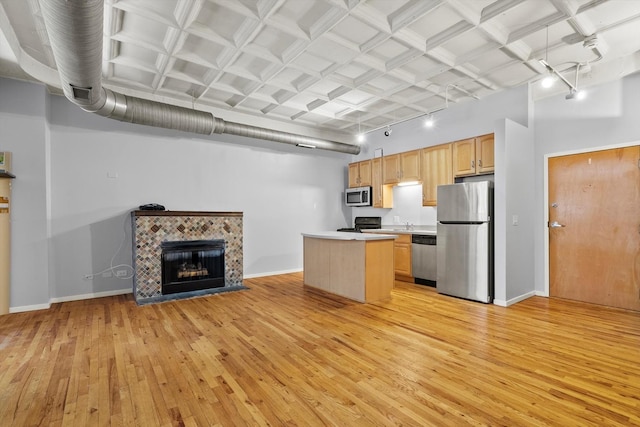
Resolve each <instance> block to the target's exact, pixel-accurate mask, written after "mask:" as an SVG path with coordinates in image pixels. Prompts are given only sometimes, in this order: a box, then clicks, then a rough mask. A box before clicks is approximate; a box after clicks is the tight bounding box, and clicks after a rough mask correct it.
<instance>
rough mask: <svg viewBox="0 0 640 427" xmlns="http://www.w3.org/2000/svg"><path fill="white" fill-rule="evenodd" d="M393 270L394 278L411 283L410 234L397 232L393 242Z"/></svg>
mask: <svg viewBox="0 0 640 427" xmlns="http://www.w3.org/2000/svg"><path fill="white" fill-rule="evenodd" d="M393 255H394V262H393V272H394V273H395V276H396V280H400V281H402V282H411V283H413V276H412V274H413V273H412V272H411V235H410V234H399V235H398V238H397V239H396V240H395V242H394V244H393Z"/></svg>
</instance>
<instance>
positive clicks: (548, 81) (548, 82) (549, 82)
mask: <svg viewBox="0 0 640 427" xmlns="http://www.w3.org/2000/svg"><path fill="white" fill-rule="evenodd" d="M555 82H556V76H555V75H554V74H553V72H552V71H549V74H548V75H547V76H546V77H545V78H543V79H542V81H541V82H540V85H541V86H542V87H543V88H545V89H549V88H550V87H552V86H553V84H554V83H555Z"/></svg>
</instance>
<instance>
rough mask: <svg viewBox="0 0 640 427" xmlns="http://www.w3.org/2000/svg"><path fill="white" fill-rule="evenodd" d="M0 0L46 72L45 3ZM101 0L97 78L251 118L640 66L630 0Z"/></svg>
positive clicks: (428, 104)
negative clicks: (548, 74)
mask: <svg viewBox="0 0 640 427" xmlns="http://www.w3.org/2000/svg"><path fill="white" fill-rule="evenodd" d="M0 1H2V0H0ZM2 4H3V13H5V14H6V17H7V19H0V30H2V31H3V33H4V34H10V35H11V37H14V36H13V35H15V38H16V39H17V40H16V42H15V43H17V44H19V47H20V48H21V49H22V50H23V51H24V52H26V53H28V54H29V55H30V56H29V58H30V60H29V61H35V62H36V64H37V65H38V66H39V67H41V68H43V70H46V71H54V72H55V61H54V60H53V56H52V51H51V48H50V39H51V37H50V36H51V35H50V34H48V33H47V30H46V28H45V27H44V24H43V20H42V16H41V15H42V14H41V12H40V3H39V2H38V1H36V0H29V1H28V2H21V1H3V2H2ZM104 4H105V27H104V35H103V37H104V52H103V58H104V61H108V62H105V64H103V73H104V79H103V84H104V85H105V86H106V87H117V88H118V90H119V91H121V92H122V93H123V94H125V95H132V96H142V97H145V94H146V96H147V97H148V98H150V99H155V97H156V96H159V97H161V99H162V101H163V102H169V103H171V102H175V103H177V104H178V105H182V104H184V102H185V99H189V97H190V96H194V97H196V99H195V100H194V101H195V103H196V105H198V106H200V107H201V108H208V109H211V110H215V111H216V112H218V110H220V109H221V110H229V111H231V110H234V109H235V110H236V111H237V113H238V117H241V116H243V115H245V116H246V117H247V121H248V122H249V124H251V119H253V118H254V117H256V116H261V117H264V118H266V119H272V120H275V121H277V122H283V121H284V122H291V121H292V120H294V121H295V122H296V124H300V125H302V126H313V127H325V126H329V127H331V129H332V130H338V129H343V130H348V131H352V130H353V129H355V128H356V127H357V125H358V124H359V125H360V126H362V127H363V128H366V129H373V128H375V127H378V126H385V125H388V124H390V123H393V122H395V121H398V120H401V119H403V118H406V117H408V116H411V115H415V114H419V113H420V112H421V111H422V112H425V111H434V110H437V109H440V108H444V106H445V104H446V101H445V98H447V97H449V101H450V102H452V103H457V102H473V101H474V98H473V97H471V96H469V95H468V94H465V93H463V92H460V91H458V90H454V89H453V88H452V86H450V85H452V84H455V85H458V86H459V87H460V88H463V89H464V90H466V91H468V92H470V93H471V94H474V95H477V96H480V97H483V96H487V95H489V94H491V93H493V92H495V91H499V90H503V89H507V88H510V87H512V86H517V85H520V84H524V83H527V82H534V81H536V80H538V79H540V78H541V76H542V75H544V73H545V70H544V68H543V67H542V66H541V65H540V64H539V63H538V59H541V58H547V59H548V62H549V63H550V64H552V65H553V66H554V67H556V68H557V69H558V70H559V71H560V72H562V74H563V75H565V76H567V78H569V79H571V80H572V81H573V79H574V75H575V70H576V65H577V64H578V63H580V67H586V65H587V63H589V65H590V66H591V68H592V69H593V70H594V72H593V73H592V75H593V76H598V77H597V79H583V78H581V84H582V82H585V83H584V84H595V83H597V82H599V81H602V80H603V79H606V78H609V79H613V78H619V77H620V69H621V68H620V67H619V66H616V64H621V63H623V62H622V61H624V64H625V67H624V72H625V73H630V72H633V71H640V63H639V62H638V61H637V60H635V57H632V55H636V56H637V52H639V51H640V1H636V0H571V1H565V0H522V1H521V0H361V1H359V0H313V1H312V0H107V1H105V2H104ZM593 34H596V35H597V38H596V39H594V40H593V41H591V42H589V43H587V44H588V46H586V47H585V42H587V40H586V38H587V36H591V35H593ZM547 37H548V42H547ZM5 38H6V37H5ZM0 40H2V38H1V37H0ZM2 49H3V46H2V45H1V44H0V57H2V58H5V57H8V58H11V57H15V58H16V61H18V62H20V61H21V59H22V58H21V57H22V56H23V55H15V53H13V54H12V55H7V54H5V53H3V52H2ZM4 49H6V48H4ZM12 50H13V49H12ZM10 53H11V52H10ZM29 61H27V62H29ZM20 65H21V66H24V64H20ZM26 65H31V64H28V63H27V64H26ZM16 68H17V69H19V66H18V67H3V68H2V69H7V70H10V69H16ZM0 71H1V70H0ZM600 76H602V77H600ZM18 78H24V77H23V76H20V77H18ZM598 79H600V80H598ZM449 92H450V93H449ZM537 96H546V95H537ZM172 100H175V101H172ZM313 132H314V133H317V129H314V130H313Z"/></svg>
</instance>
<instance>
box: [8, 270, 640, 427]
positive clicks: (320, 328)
mask: <svg viewBox="0 0 640 427" xmlns="http://www.w3.org/2000/svg"><path fill="white" fill-rule="evenodd" d="M245 284H246V285H247V286H248V287H249V288H250V289H249V290H245V291H239V292H232V293H226V294H219V295H212V296H208V297H201V298H194V299H189V300H180V301H173V302H165V303H160V304H152V305H146V306H136V304H135V303H134V301H133V299H132V298H131V296H130V295H127V296H117V297H108V298H100V299H94V300H86V301H76V302H67V303H60V304H55V305H54V306H53V307H52V308H51V309H50V310H43V311H37V312H29V313H17V314H9V315H5V316H1V317H0V420H2V421H0V423H1V424H2V425H11V426H58V425H67V426H88V425H90V426H108V425H117V426H132V425H140V426H235V425H238V426H240V425H253V426H266V425H271V426H281V425H286V426H321V425H330V426H372V425H376V426H387V425H389V426H390V425H404V426H426V425H436V426H463V425H474V426H479V425H491V426H500V425H504V426H528V425H533V426H538V425H558V426H574V425H580V426H591V425H593V426H604V425H620V426H629V425H640V313H638V312H633V311H625V310H620V309H610V308H605V307H600V306H596V305H589V304H585V303H577V302H571V301H566V300H558V299H547V298H540V297H534V298H530V299H528V300H526V301H523V302H520V303H518V304H516V305H513V306H511V307H509V308H503V307H498V306H494V305H484V304H480V303H474V302H468V301H464V300H460V299H455V298H452V297H447V296H442V295H438V294H437V293H436V292H435V291H434V290H433V289H431V288H426V287H422V286H418V285H411V284H405V283H402V282H396V288H395V289H394V291H393V294H392V298H391V299H390V300H388V301H384V302H380V303H375V304H360V303H356V302H352V301H349V300H347V299H344V298H340V297H337V296H333V295H330V294H326V293H323V292H321V291H318V290H314V289H310V288H306V287H304V286H303V285H302V275H301V274H287V275H280V276H271V277H265V278H256V279H249V280H245Z"/></svg>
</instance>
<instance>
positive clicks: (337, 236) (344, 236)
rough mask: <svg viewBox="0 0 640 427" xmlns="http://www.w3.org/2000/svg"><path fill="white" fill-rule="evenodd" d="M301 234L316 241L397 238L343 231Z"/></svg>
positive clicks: (391, 235) (394, 237) (387, 235)
mask: <svg viewBox="0 0 640 427" xmlns="http://www.w3.org/2000/svg"><path fill="white" fill-rule="evenodd" d="M301 234H302V235H303V236H304V237H314V238H316V239H331V240H394V239H396V238H397V237H398V236H396V235H395V234H380V233H376V234H368V233H349V232H345V231H316V232H314V233H301Z"/></svg>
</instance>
